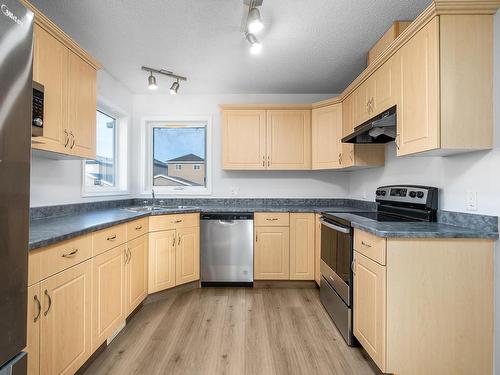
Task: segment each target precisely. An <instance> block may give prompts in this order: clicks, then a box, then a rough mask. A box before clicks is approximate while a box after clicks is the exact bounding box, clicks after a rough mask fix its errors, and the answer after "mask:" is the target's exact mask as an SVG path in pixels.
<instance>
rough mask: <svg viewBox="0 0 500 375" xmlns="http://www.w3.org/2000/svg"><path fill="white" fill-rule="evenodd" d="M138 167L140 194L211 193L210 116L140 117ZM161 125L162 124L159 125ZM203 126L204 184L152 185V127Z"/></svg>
mask: <svg viewBox="0 0 500 375" xmlns="http://www.w3.org/2000/svg"><path fill="white" fill-rule="evenodd" d="M141 124H142V125H141V129H142V131H141V155H143V156H144V158H143V160H142V162H141V167H140V179H141V182H142V183H141V185H142V189H141V190H142V191H141V194H142V195H148V196H150V195H151V191H152V190H153V189H154V191H155V194H157V195H170V196H171V195H211V194H212V163H211V161H212V118H211V116H151V117H143V118H142V119H141ZM161 125H163V126H161ZM172 126H179V127H184V126H185V127H199V126H204V127H205V179H206V181H205V186H153V162H152V160H153V128H157V127H172Z"/></svg>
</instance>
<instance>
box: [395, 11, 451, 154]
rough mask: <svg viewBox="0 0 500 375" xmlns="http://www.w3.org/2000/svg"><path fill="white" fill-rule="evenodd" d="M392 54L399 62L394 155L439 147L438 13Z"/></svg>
mask: <svg viewBox="0 0 500 375" xmlns="http://www.w3.org/2000/svg"><path fill="white" fill-rule="evenodd" d="M395 58H398V59H399V61H400V64H401V105H400V106H399V109H398V135H397V139H396V144H397V145H398V151H397V153H398V156H400V155H407V154H413V153H417V152H422V151H428V150H433V149H436V148H439V147H440V129H439V17H435V18H434V19H432V20H431V21H429V23H428V24H427V25H426V26H425V27H424V28H423V29H422V30H420V31H419V32H418V33H417V34H415V36H414V37H412V38H411V39H410V41H409V42H408V43H406V44H405V45H404V46H403V47H401V49H400V50H399V51H398V53H397V54H396V55H395ZM457 109H458V108H457Z"/></svg>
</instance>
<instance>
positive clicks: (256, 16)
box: [247, 7, 264, 34]
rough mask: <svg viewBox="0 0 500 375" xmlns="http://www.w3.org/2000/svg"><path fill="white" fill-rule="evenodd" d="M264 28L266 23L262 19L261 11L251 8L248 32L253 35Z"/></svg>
mask: <svg viewBox="0 0 500 375" xmlns="http://www.w3.org/2000/svg"><path fill="white" fill-rule="evenodd" d="M263 28H264V23H263V22H262V18H261V17H260V11H259V9H258V8H255V7H253V8H250V11H249V12H248V17H247V30H248V32H249V33H251V34H256V33H259V32H260V31H262V29H263Z"/></svg>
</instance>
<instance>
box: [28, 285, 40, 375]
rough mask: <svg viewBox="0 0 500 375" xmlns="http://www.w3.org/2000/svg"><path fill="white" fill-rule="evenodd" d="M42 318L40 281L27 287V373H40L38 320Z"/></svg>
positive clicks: (30, 374) (31, 374)
mask: <svg viewBox="0 0 500 375" xmlns="http://www.w3.org/2000/svg"><path fill="white" fill-rule="evenodd" d="M41 319H42V304H41V295H40V283H36V284H35V285H32V286H30V287H29V288H28V316H27V324H28V325H27V336H26V348H25V349H24V351H25V352H26V353H28V374H29V375H38V374H40V321H41Z"/></svg>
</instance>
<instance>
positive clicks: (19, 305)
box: [0, 0, 33, 375]
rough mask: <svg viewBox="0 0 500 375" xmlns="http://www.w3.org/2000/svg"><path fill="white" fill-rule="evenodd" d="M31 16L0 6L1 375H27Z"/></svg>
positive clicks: (12, 2)
mask: <svg viewBox="0 0 500 375" xmlns="http://www.w3.org/2000/svg"><path fill="white" fill-rule="evenodd" d="M32 51H33V13H32V12H31V11H29V10H27V9H26V8H25V7H24V6H22V5H21V4H20V3H19V2H17V1H16V0H0V375H4V374H13V375H18V374H26V359H27V357H26V354H25V353H23V352H22V350H23V348H24V347H25V346H26V306H27V301H26V298H27V297H26V295H27V284H28V277H27V275H28V237H29V188H30V158H31V150H30V147H31V108H32V93H33V84H32V80H33V78H32V60H33V52H32Z"/></svg>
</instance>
